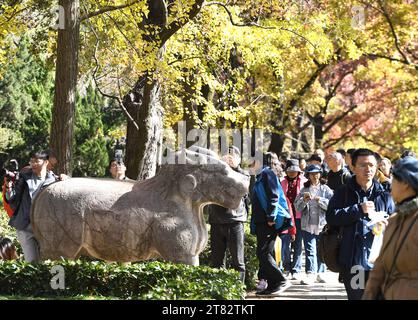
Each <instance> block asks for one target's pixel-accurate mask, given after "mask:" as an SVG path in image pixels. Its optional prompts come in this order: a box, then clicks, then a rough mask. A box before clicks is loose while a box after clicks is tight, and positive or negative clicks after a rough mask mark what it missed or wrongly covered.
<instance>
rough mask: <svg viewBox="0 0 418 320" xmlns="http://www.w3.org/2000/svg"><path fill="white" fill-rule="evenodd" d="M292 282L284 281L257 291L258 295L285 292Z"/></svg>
mask: <svg viewBox="0 0 418 320" xmlns="http://www.w3.org/2000/svg"><path fill="white" fill-rule="evenodd" d="M291 285H292V284H291V283H290V281H287V280H286V281H283V282H281V283H280V284H278V285H277V286H274V287H272V288H267V289H265V290H263V291H260V292H257V293H256V294H257V295H263V296H278V295H280V294H281V293H283V292H284V291H285V290H287V289H288V288H289V287H290V286H291Z"/></svg>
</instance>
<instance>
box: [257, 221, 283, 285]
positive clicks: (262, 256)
mask: <svg viewBox="0 0 418 320" xmlns="http://www.w3.org/2000/svg"><path fill="white" fill-rule="evenodd" d="M256 235H257V258H258V261H259V262H260V270H259V273H258V275H259V278H260V279H266V280H267V283H268V289H271V288H274V287H276V286H278V285H279V284H280V283H283V282H285V281H286V279H285V278H284V276H283V274H282V273H281V271H280V269H279V268H278V266H277V263H276V259H275V258H276V257H275V251H274V243H275V241H276V237H277V231H276V230H275V229H274V227H269V226H267V225H266V224H257V226H256Z"/></svg>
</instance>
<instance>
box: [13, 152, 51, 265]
mask: <svg viewBox="0 0 418 320" xmlns="http://www.w3.org/2000/svg"><path fill="white" fill-rule="evenodd" d="M48 164H49V161H48V153H47V152H44V151H42V152H36V153H34V154H33V155H32V156H31V159H30V165H31V168H30V169H29V170H25V171H24V172H21V173H20V175H19V180H18V182H17V183H16V186H10V187H9V189H8V190H7V192H6V200H7V202H8V203H9V204H10V206H11V207H12V209H13V210H14V214H13V216H12V217H11V218H10V221H9V225H10V226H12V227H14V228H16V230H17V238H18V240H19V243H20V244H21V246H22V250H23V255H24V257H25V261H26V262H35V261H38V260H39V247H38V242H37V241H36V239H35V236H34V234H33V230H32V226H31V223H30V208H31V205H32V200H33V199H34V198H35V197H36V195H37V194H38V193H39V192H40V191H41V189H42V188H43V187H46V186H47V185H49V184H51V183H53V182H55V181H56V178H55V176H54V174H53V173H52V172H51V171H48V170H47V166H48Z"/></svg>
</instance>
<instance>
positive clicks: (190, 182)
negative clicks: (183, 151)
mask: <svg viewBox="0 0 418 320" xmlns="http://www.w3.org/2000/svg"><path fill="white" fill-rule="evenodd" d="M196 186H197V181H196V178H195V177H194V176H193V175H191V174H188V175H186V176H185V177H183V178H182V179H181V180H180V184H179V187H180V191H181V192H182V193H183V194H184V195H189V194H190V193H191V192H192V191H193V190H194V189H195V188H196Z"/></svg>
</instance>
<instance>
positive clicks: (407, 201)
mask: <svg viewBox="0 0 418 320" xmlns="http://www.w3.org/2000/svg"><path fill="white" fill-rule="evenodd" d="M392 183H393V184H392V196H393V199H394V201H395V203H396V213H395V214H393V215H392V216H391V217H390V218H389V223H388V226H387V228H386V230H385V233H384V236H383V245H382V250H381V252H380V255H379V257H378V258H377V259H376V261H375V263H374V268H373V270H372V271H371V272H370V276H369V280H368V281H367V285H366V290H365V292H364V295H363V299H364V300H376V299H385V300H418V159H415V158H413V157H405V158H403V159H401V160H399V161H398V162H397V163H396V164H395V166H394V168H393V180H392Z"/></svg>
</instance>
